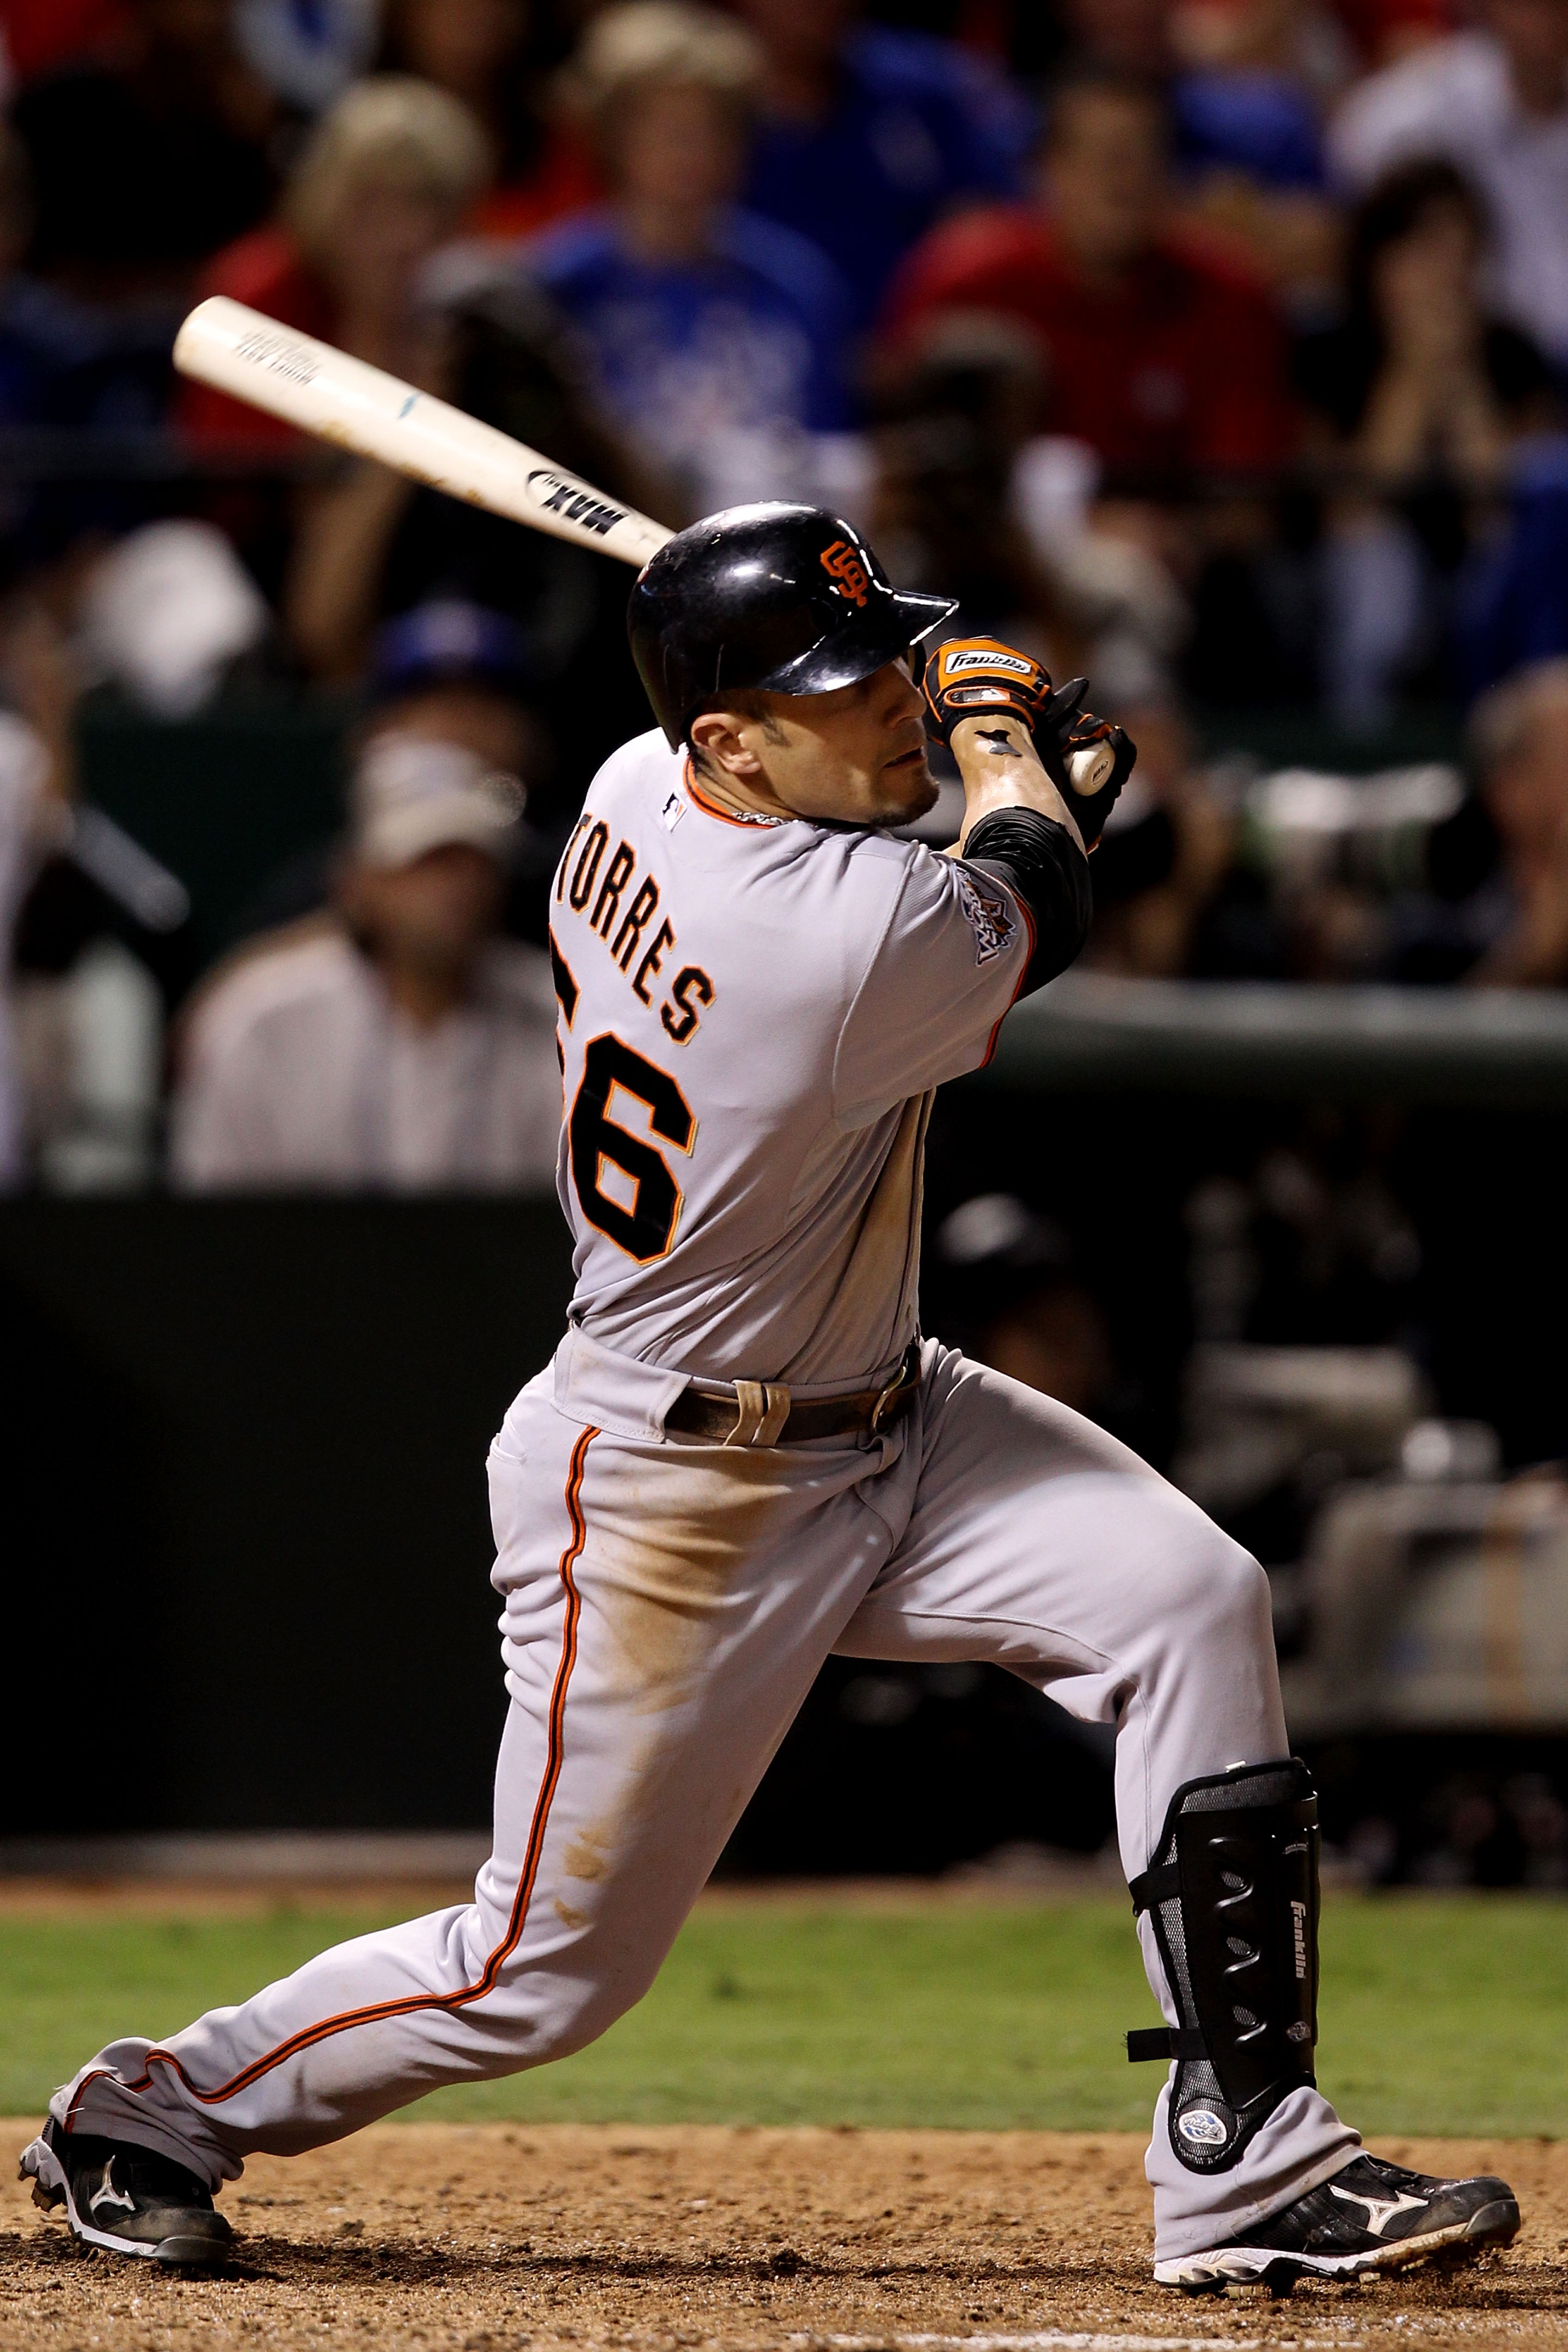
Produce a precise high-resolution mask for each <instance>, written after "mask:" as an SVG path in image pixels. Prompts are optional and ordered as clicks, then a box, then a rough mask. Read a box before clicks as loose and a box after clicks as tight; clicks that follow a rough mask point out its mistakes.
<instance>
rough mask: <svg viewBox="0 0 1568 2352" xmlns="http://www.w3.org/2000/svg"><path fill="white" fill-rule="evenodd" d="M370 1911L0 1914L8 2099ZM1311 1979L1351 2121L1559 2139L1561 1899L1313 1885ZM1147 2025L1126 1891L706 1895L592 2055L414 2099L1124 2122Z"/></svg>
mask: <svg viewBox="0 0 1568 2352" xmlns="http://www.w3.org/2000/svg"><path fill="white" fill-rule="evenodd" d="M384 1916H385V1915H384V1914H383V1913H377V1912H374V1911H372V1910H369V1909H366V1908H363V1907H361V1908H353V1907H350V1906H343V1907H342V1908H341V1909H339V1910H335V1911H332V1912H323V1911H321V1910H317V1909H310V1910H290V1909H284V1908H279V1910H277V1911H275V1912H273V1913H272V1914H271V1915H270V1916H267V1917H265V1918H262V1919H237V1918H234V1917H230V1918H227V1919H224V1918H217V1917H215V1918H213V1919H211V1920H194V1919H190V1918H185V1917H177V1918H157V1917H139V1916H117V1915H113V1914H108V1915H102V1916H97V1917H92V1918H81V1917H77V1918H70V1917H68V1916H60V1917H58V1918H49V1917H44V1918H39V1917H37V1916H33V1917H18V1916H12V1917H3V1916H0V2112H8V2113H11V2114H14V2115H26V2114H28V2113H36V2112H37V2110H38V2109H39V2107H40V2106H41V2105H42V2104H43V2102H44V2100H45V2098H46V2097H47V2094H48V2092H49V2090H50V2089H51V2088H52V2087H53V2085H54V2084H56V2083H58V2081H60V2080H61V2079H62V2078H63V2077H64V2076H66V2075H68V2074H69V2073H70V2072H71V2071H72V2070H73V2068H74V2067H75V2066H76V2065H77V2064H78V2063H80V2061H81V2060H82V2059H83V2058H84V2057H86V2056H88V2055H90V2053H92V2052H93V2051H94V2050H95V2049H96V2048H97V2047H99V2046H100V2044H101V2043H102V2042H106V2041H108V2040H109V2039H110V2037H111V2036H112V2035H113V2034H115V2033H123V2032H142V2033H152V2034H163V2033H168V2032H173V2031H174V2029H175V2028H176V2027H178V2026H179V2025H181V2024H183V2023H184V2022H185V2021H188V2020H189V2019H190V2018H191V2017H192V2016H194V2015H195V2014H196V2013H197V2012H198V2011H200V2010H202V2009H203V2008H205V2007H207V2006H210V2005H212V2004H214V2003H216V2002H219V2001H232V2000H240V1999H242V1998H243V1997H244V1996H245V1995H246V1994H247V1993H248V1992H249V1991H251V1990H254V1989H255V1988H256V1987H257V1986H258V1985H260V1984H263V1983H265V1982H266V1981H267V1980H268V1979H269V1978H271V1977H273V1976H276V1975H278V1974H280V1973H281V1972H283V1971H284V1970H286V1969H289V1968H291V1967H293V1966H294V1965H296V1964H297V1963H298V1962H299V1961H300V1960H302V1959H304V1958H307V1957H308V1956H309V1955H310V1953H311V1952H314V1951H316V1950H318V1949H320V1948H321V1946H322V1945H324V1944H326V1943H328V1942H330V1941H332V1940H333V1939H335V1938H337V1937H342V1936H347V1935H357V1934H360V1933H362V1932H363V1930H364V1929H365V1928H367V1927H374V1926H375V1925H376V1924H377V1923H378V1920H379V1919H380V1918H382V1917H384ZM1323 1987H1324V1990H1323V1999H1322V2042H1321V2051H1320V2071H1321V2081H1322V2084H1323V2087H1324V2088H1325V2090H1326V2091H1327V2092H1328V2093H1329V2094H1330V2095H1331V2097H1333V2098H1334V2099H1335V2100H1336V2101H1338V2102H1339V2103H1340V2104H1341V2105H1342V2109H1343V2111H1344V2112H1345V2114H1346V2115H1347V2116H1348V2118H1349V2119H1350V2120H1351V2121H1352V2122H1354V2123H1356V2124H1358V2125H1359V2126H1361V2127H1362V2128H1363V2130H1368V2131H1384V2132H1387V2131H1401V2132H1440V2133H1449V2132H1451V2133H1478V2134H1501V2133H1552V2134H1555V2133H1558V2132H1563V2131H1565V2130H1568V1905H1561V1904H1557V1903H1552V1902H1550V1901H1542V1900H1535V1899H1531V1898H1529V1897H1510V1896H1508V1895H1491V1896H1466V1895H1436V1896H1401V1895H1394V1896H1385V1897H1382V1898H1368V1899H1361V1898H1352V1897H1347V1896H1344V1895H1335V1896H1332V1897H1331V1899H1330V1901H1329V1903H1328V1906H1327V1909H1326V1916H1325V1919H1324V1927H1323ZM1153 2021H1154V2010H1153V2005H1152V2001H1151V2000H1150V1996H1149V1994H1148V1991H1147V1990H1146V1988H1145V1986H1144V1984H1143V1980H1142V1971H1141V1969H1140V1968H1139V1965H1138V1960H1137V1956H1136V1949H1135V1946H1134V1943H1133V1938H1132V1933H1131V1921H1130V1918H1129V1915H1128V1908H1127V1906H1126V1904H1125V1903H1124V1902H1121V1901H1114V1900H1110V1899H1109V1898H1106V1899H1100V1898H1095V1899H1086V1900H1074V1901H1071V1902H1065V1903H1060V1904H1057V1905H1052V1906H1025V1905H1021V1904H1015V1903H997V1904H994V1905H987V1904H979V1903H975V1904H967V1903H965V1904H952V1905H946V1904H943V1905H940V1906H939V1905H933V1906H931V1908H929V1909H921V1908H919V1907H915V1906H908V1905H889V1906H888V1907H885V1908H884V1907H880V1906H879V1907H876V1908H867V1907H848V1906H845V1907H842V1908H840V1907H836V1906H834V1905H833V1903H832V1902H831V1900H829V1899H826V1898H813V1899H805V1898H802V1899H800V1900H790V1901H782V1900H781V1901H778V1902H768V1903H762V1904H758V1905H756V1906H737V1905H725V1906H712V1907H705V1908H703V1909H701V1910H700V1911H699V1912H698V1914H697V1915H696V1916H695V1917H694V1918H693V1919H692V1920H691V1921H690V1922H689V1925H688V1926H687V1927H686V1929H685V1931H684V1932H683V1934H682V1935H681V1937H680V1938H679V1941H678V1943H677V1944H676V1947H675V1949H674V1951H673V1952H672V1953H671V1955H670V1957H669V1959H668V1962H667V1963H666V1966H665V1968H664V1970H663V1973H662V1974H661V1976H660V1977H659V1979H658V1984H657V1985H656V1986H655V1987H654V1990H653V1991H652V1992H651V1993H650V1994H649V1995H648V1998H647V2000H646V2001H644V2002H643V2003H642V2005H641V2007H640V2008H638V2009H637V2010H634V2011H632V2012H631V2014H630V2015H629V2016H627V2017H626V2018H623V2019H622V2020H621V2021H620V2023H619V2024H617V2025H616V2027H614V2028H613V2030H612V2031H611V2032H609V2033H607V2034H606V2035H605V2038H604V2040H603V2041H602V2042H598V2043H597V2044H596V2045H595V2047H594V2048H593V2049H590V2050H585V2051H583V2052H581V2053H579V2054H578V2055H577V2056H576V2057H574V2058H570V2059H567V2060H565V2061H563V2063H561V2064H559V2065H556V2066H548V2067H544V2068H542V2069H540V2070H539V2071H537V2072H535V2073H531V2074H517V2075H513V2076H511V2077H510V2078H509V2079H508V2080H506V2081H505V2082H500V2083H487V2084H474V2085H472V2086H471V2087H467V2088H461V2089H455V2090H450V2091H443V2092H438V2093H437V2094H436V2095H435V2096H434V2097H432V2098H430V2099H428V2100H426V2101H425V2102H424V2103H423V2104H422V2105H420V2106H418V2107H417V2108H415V2109H413V2110H411V2111H410V2112H412V2113H413V2114H416V2115H418V2116H426V2117H431V2116H447V2117H451V2118H454V2119H457V2118H472V2117H477V2116H508V2117H520V2118H526V2119H528V2120H531V2121H551V2120H555V2121H582V2122H589V2121H617V2122H649V2123H651V2122H676V2121H697V2122H731V2123H759V2124H764V2123H852V2124H911V2125H931V2124H942V2125H953V2126H965V2125H967V2126H986V2127H991V2128H997V2127H1006V2126H1033V2127H1044V2128H1058V2129H1093V2130H1105V2129H1113V2128H1117V2127H1123V2128H1127V2129H1139V2128H1141V2127H1142V2125H1143V2124H1144V2123H1145V2121H1146V2119H1147V2116H1148V2108H1149V2103H1150V2100H1151V2098H1152V2095H1153V2092H1154V2089H1155V2086H1156V2084H1157V2081H1158V2076H1157V2074H1156V2073H1155V2071H1154V2069H1153V2068H1152V2067H1140V2068H1138V2069H1136V2070H1134V2069H1132V2068H1131V2067H1129V2066H1128V2065H1127V2063H1125V2060H1124V2059H1123V2058H1122V2056H1121V2032H1122V2031H1123V2029H1124V2028H1125V2027H1127V2026H1129V2025H1138V2024H1148V2023H1152V2022H1153Z"/></svg>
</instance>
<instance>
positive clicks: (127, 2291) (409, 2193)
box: [0, 2124, 1568, 2352]
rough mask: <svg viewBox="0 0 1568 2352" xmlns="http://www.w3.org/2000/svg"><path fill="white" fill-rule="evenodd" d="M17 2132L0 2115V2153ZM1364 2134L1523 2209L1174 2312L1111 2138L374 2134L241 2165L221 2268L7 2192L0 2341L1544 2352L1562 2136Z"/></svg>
mask: <svg viewBox="0 0 1568 2352" xmlns="http://www.w3.org/2000/svg"><path fill="white" fill-rule="evenodd" d="M31 2128H32V2127H31V2126H28V2125H26V2124H16V2125H3V2124H0V2142H3V2143H5V2144H6V2145H9V2144H12V2143H14V2144H16V2145H18V2146H19V2145H20V2144H21V2142H22V2140H23V2139H24V2138H25V2137H27V2136H28V2135H29V2133H30V2130H31ZM1383 2152H1384V2153H1385V2154H1387V2155H1389V2156H1393V2157H1397V2158H1400V2159H1401V2160H1402V2161H1405V2162H1409V2163H1412V2164H1415V2165H1418V2166H1420V2167H1422V2168H1426V2169H1431V2170H1442V2171H1455V2170H1459V2169H1466V2170H1474V2169H1478V2168H1486V2169H1492V2168H1496V2169H1499V2170H1501V2171H1504V2172H1506V2173H1507V2174H1508V2175H1509V2176H1510V2178H1511V2179H1512V2180H1513V2181H1514V2183H1515V2185H1516V2186H1517V2188H1518V2189H1519V2190H1520V2193H1521V2200H1522V2202H1523V2205H1524V2210H1525V2216H1526V2227H1525V2231H1524V2232H1523V2234H1522V2236H1521V2239H1520V2240H1519V2242H1518V2243H1517V2245H1516V2246H1515V2247H1514V2248H1513V2249H1512V2251H1511V2252H1509V2253H1507V2254H1505V2255H1502V2256H1494V2257H1491V2258H1489V2259H1488V2260H1486V2261H1484V2262H1483V2263H1480V2264H1479V2265H1477V2266H1476V2267H1474V2268H1472V2269H1468V2270H1463V2271H1459V2272H1457V2273H1439V2272H1436V2271H1427V2272H1425V2273H1422V2272H1413V2273H1408V2274H1407V2275H1406V2276H1405V2278H1404V2279H1403V2280H1400V2281H1394V2282H1390V2283H1388V2284H1382V2285H1378V2286H1375V2287H1367V2286H1363V2287H1352V2288H1348V2289H1318V2288H1310V2289H1309V2288H1302V2289H1299V2290H1298V2292H1297V2294H1295V2295H1294V2296H1293V2297H1292V2298H1291V2299H1290V2300H1289V2302H1281V2303H1274V2302H1271V2301H1269V2300H1268V2298H1267V2297H1265V2296H1262V2295H1258V2294H1247V2295H1246V2296H1242V2297H1236V2296H1232V2297H1228V2298H1226V2299H1225V2300H1223V2301H1218V2302H1215V2301H1211V2300H1209V2299H1207V2298H1205V2299H1203V2300H1201V2301H1200V2300H1189V2299H1187V2298H1184V2297H1181V2296H1177V2295H1173V2294H1165V2293H1162V2292H1160V2291H1159V2290H1157V2289H1156V2288H1154V2287H1153V2286H1152V2284H1151V2283H1150V2280H1149V2259H1150V2257H1149V2242H1150V2240H1149V2207H1148V2191H1147V2190H1146V2189H1145V2187H1144V2185H1143V2179H1142V2145H1141V2143H1140V2142H1139V2141H1138V2140H1135V2139H1133V2138H1131V2137H1123V2136H1121V2135H1118V2134H1114V2133H1100V2134H1085V2135H1066V2134H1051V2133H1044V2132H1016V2133H994V2134H993V2133H981V2132H973V2133H957V2132H936V2131H921V2132H913V2131H900V2132H870V2131H821V2130H802V2131H763V2130H744V2129H724V2128H720V2127H698V2126H669V2127H658V2128H655V2127H632V2126H602V2127H588V2126H523V2125H507V2124H495V2125H484V2126H472V2127H469V2126H456V2125H421V2124H409V2125H395V2124H394V2125H386V2126H381V2127H379V2128H378V2129H375V2130H373V2131H368V2132H365V2133H363V2134H361V2135H360V2136H359V2137H357V2138H355V2139H352V2140H346V2141H344V2142H343V2143H342V2145H341V2146H340V2147H334V2148H326V2149H322V2150H321V2151H320V2152H319V2153H317V2154H314V2155H311V2156H308V2157H301V2158H296V2159H295V2160H293V2161H292V2162H288V2163H286V2162H282V2161H280V2160H279V2159H276V2158H266V2157H258V2158H255V2159H253V2161H252V2162H251V2164H250V2165H249V2166H248V2167H247V2171H246V2175H245V2178H244V2179H243V2180H241V2181H240V2182H239V2183H238V2184H237V2186H236V2187H235V2188H232V2189H229V2190H227V2191H226V2195H225V2198H224V2200H223V2201H224V2207H225V2210H226V2211H227V2212H228V2214H229V2216H230V2218H231V2220H232V2221H234V2223H235V2225H236V2227H237V2229H238V2230H239V2231H241V2232H242V2233H243V2234H242V2237H241V2241H240V2245H239V2249H238V2253H237V2260H236V2262H235V2263H234V2266H233V2270H232V2273H231V2275H229V2276H228V2277H226V2278H224V2279H219V2280H201V2279H184V2278H178V2277H167V2276H164V2275H163V2274H161V2273H157V2272H155V2271H154V2270H153V2268H152V2266H151V2265H150V2264H149V2265H146V2266H142V2265H141V2264H134V2265H133V2264H131V2263H117V2262H113V2261H110V2260H108V2259H106V2258H104V2257H101V2256H100V2257H93V2256H84V2255H82V2254H79V2253H78V2252H76V2251H75V2250H74V2249H73V2248H72V2246H71V2244H70V2242H69V2240H68V2238H67V2235H66V2232H65V2230H64V2228H63V2226H61V2225H60V2224H59V2223H58V2222H56V2221H50V2220H47V2219H45V2218H44V2217H43V2216H40V2215H37V2214H36V2213H35V2212H34V2210H33V2209H32V2206H31V2204H30V2203H29V2201H28V2198H27V2191H26V2189H23V2188H20V2187H17V2186H14V2185H10V2184H7V2185H6V2187H5V2190H4V2196H5V2205H4V2209H3V2210H0V2346H3V2347H6V2352H9V2347H28V2352H32V2348H33V2347H39V2352H49V2347H59V2352H67V2347H70V2352H78V2347H80V2352H86V2347H98V2346H102V2347H107V2352H142V2347H147V2352H153V2347H156V2352H187V2347H189V2352H195V2347H214V2346H226V2345H230V2344H233V2345H241V2346H247V2345H256V2346H258V2347H259V2346H263V2345H265V2346H266V2347H276V2352H295V2347H300V2352H304V2347H310V2352H321V2347H337V2346H341V2345H342V2346H346V2345H353V2346H356V2347H359V2346H371V2345H374V2346H375V2347H419V2352H446V2347H463V2352H500V2347H510V2346H513V2345H527V2346H531V2347H548V2346H553V2345H557V2344H561V2345H573V2346H584V2345H599V2344H604V2345H626V2346H628V2347H639V2352H640V2347H649V2352H666V2347H677V2346H679V2347H687V2346H695V2347H704V2346H710V2345H711V2346H719V2347H725V2352H731V2347H733V2352H751V2347H756V2352H764V2347H780V2352H786V2347H787V2348H788V2352H811V2347H825V2352H833V2347H842V2352H849V2347H850V2346H851V2345H854V2346H864V2347H899V2346H900V2345H904V2344H909V2343H910V2342H911V2339H914V2340H916V2341H920V2340H922V2339H923V2346H924V2347H925V2352H940V2347H941V2344H942V2343H943V2342H945V2341H947V2340H949V2339H951V2340H952V2341H953V2342H954V2343H963V2345H965V2346H966V2347H973V2352H1004V2347H1003V2345H1002V2343H1001V2341H1000V2339H1010V2340H1011V2342H1012V2343H1014V2344H1016V2345H1017V2346H1018V2347H1019V2352H1024V2339H1027V2340H1028V2343H1029V2344H1030V2345H1033V2346H1038V2347H1042V2352H1045V2347H1049V2346H1051V2345H1056V2346H1062V2345H1063V2344H1064V2340H1065V2339H1073V2340H1076V2341H1078V2342H1079V2343H1081V2342H1082V2341H1083V2340H1084V2339H1085V2338H1089V2339H1092V2340H1093V2342H1094V2343H1095V2344H1097V2345H1099V2346H1100V2347H1102V2352H1138V2347H1150V2352H1152V2347H1156V2346H1159V2347H1178V2346H1182V2345H1190V2344H1193V2343H1194V2342H1195V2341H1199V2340H1201V2341H1204V2342H1215V2343H1226V2344H1229V2345H1231V2346H1234V2347H1237V2352H1241V2347H1247V2346H1258V2347H1268V2352H1272V2347H1276V2346H1278V2347H1280V2352H1287V2347H1309V2346H1313V2347H1339V2346H1343V2347H1347V2352H1348V2347H1359V2346H1363V2345H1364V2346H1366V2347H1393V2346H1394V2345H1399V2346H1405V2347H1407V2346H1410V2345H1413V2344H1442V2345H1448V2344H1452V2345H1455V2346H1458V2345H1461V2344H1462V2345H1464V2346H1467V2347H1471V2346H1473V2347H1481V2346H1490V2345H1497V2346H1502V2345H1524V2344H1537V2343H1544V2342H1550V2343H1552V2344H1553V2345H1556V2344H1560V2343H1568V2259H1565V2257H1568V2147H1563V2146H1561V2145H1559V2144H1558V2143H1556V2142H1547V2141H1514V2142H1510V2143H1500V2142H1493V2143H1480V2142H1465V2141H1452V2140H1450V2141H1418V2140H1409V2141H1404V2142H1399V2141H1390V2142H1388V2143H1387V2144H1386V2145H1385V2147H1384V2149H1383ZM8 2169H9V2167H8V2165H7V2170H8ZM932 2339H938V2342H937V2343H934V2344H933V2341H932Z"/></svg>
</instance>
